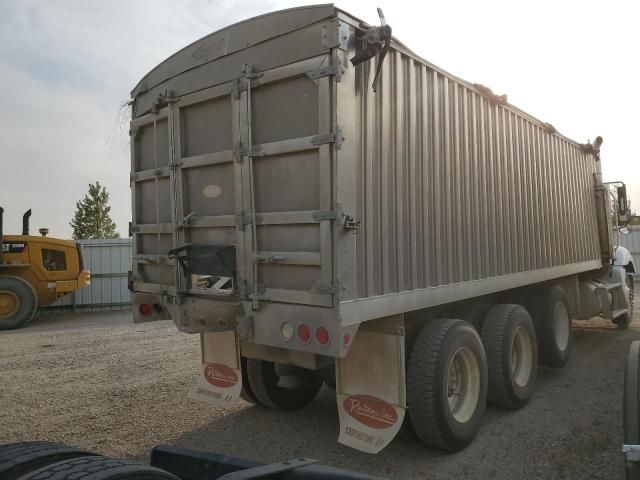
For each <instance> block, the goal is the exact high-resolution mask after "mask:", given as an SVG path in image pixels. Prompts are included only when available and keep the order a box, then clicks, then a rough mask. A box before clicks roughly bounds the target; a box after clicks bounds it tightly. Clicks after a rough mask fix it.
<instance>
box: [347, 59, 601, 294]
mask: <svg viewBox="0 0 640 480" xmlns="http://www.w3.org/2000/svg"><path fill="white" fill-rule="evenodd" d="M372 66H373V62H369V63H368V64H363V65H361V66H359V67H357V68H356V76H355V83H356V85H355V91H356V95H357V99H358V103H357V112H355V113H354V116H355V117H356V118H357V127H356V130H357V135H358V139H357V140H358V142H357V143H358V153H357V155H356V157H357V160H356V161H357V162H358V166H357V169H356V170H357V172H358V174H357V175H358V176H359V178H358V180H357V182H356V184H357V194H356V195H357V199H356V208H357V218H358V219H361V221H362V231H361V233H360V234H359V235H358V236H357V240H356V242H357V247H356V250H357V265H358V267H357V268H358V287H357V297H360V298H362V297H371V296H376V295H381V294H387V293H392V292H401V291H408V290H413V289H420V288H426V287H435V286H442V285H450V284H455V283H461V282H468V281H472V280H479V279H485V278H490V277H496V276H502V275H508V274H514V273H519V272H527V271H533V270H539V269H544V268H550V267H556V266H560V265H567V264H576V263H581V262H586V261H592V260H598V259H599V246H598V237H597V227H596V216H595V205H594V190H593V174H594V173H595V160H594V158H593V157H592V156H591V155H587V154H585V153H584V152H583V151H582V149H581V148H580V147H579V146H578V145H577V144H575V143H573V142H570V141H568V140H567V139H565V138H564V137H561V136H559V135H557V134H551V133H549V132H548V131H546V130H545V127H544V126H543V125H541V124H539V123H538V122H535V121H533V120H532V119H531V118H529V117H527V116H525V115H523V114H522V113H520V112H518V111H516V110H515V109H512V108H510V107H507V106H504V105H496V104H492V103H491V102H490V101H489V99H488V98H486V97H485V96H482V95H481V94H479V93H478V92H476V91H475V90H473V89H471V88H469V87H468V86H466V85H463V84H462V83H460V82H458V81H457V80H455V79H453V78H450V77H448V76H447V75H445V74H443V73H441V72H438V71H435V70H434V69H432V68H431V67H430V66H427V65H425V64H423V63H421V62H419V61H417V60H415V59H413V58H411V57H410V56H408V55H405V54H404V53H402V52H399V51H396V50H390V52H389V54H388V56H387V59H386V60H385V62H384V65H383V69H382V73H381V75H380V79H379V83H378V86H377V93H374V92H373V91H372V89H371V81H372V79H373V71H372V69H373V67H372ZM348 121H349V120H348V119H344V118H338V122H339V123H344V122H348Z"/></svg>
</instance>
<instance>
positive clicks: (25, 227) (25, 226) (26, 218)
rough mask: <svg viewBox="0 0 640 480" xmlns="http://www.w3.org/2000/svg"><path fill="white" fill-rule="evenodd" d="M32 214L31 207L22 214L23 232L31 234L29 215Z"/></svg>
mask: <svg viewBox="0 0 640 480" xmlns="http://www.w3.org/2000/svg"><path fill="white" fill-rule="evenodd" d="M30 216H31V209H29V210H27V211H26V212H24V215H23V216H22V234H23V235H29V217H30Z"/></svg>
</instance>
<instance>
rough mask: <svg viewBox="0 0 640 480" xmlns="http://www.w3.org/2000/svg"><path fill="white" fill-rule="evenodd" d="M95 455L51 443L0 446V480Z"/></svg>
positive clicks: (8, 479) (11, 478)
mask: <svg viewBox="0 0 640 480" xmlns="http://www.w3.org/2000/svg"><path fill="white" fill-rule="evenodd" d="M88 455H95V454H94V453H91V452H87V451H86V450H81V449H79V448H75V447H67V446H65V445H60V444H58V443H51V442H20V443H11V444H8V445H2V446H0V478H2V479H3V480H17V479H18V478H21V477H22V476H23V475H26V474H27V473H29V472H32V471H34V470H38V469H40V468H42V467H44V466H46V465H49V464H52V463H56V462H60V461H62V460H68V459H70V458H77V457H86V456H88Z"/></svg>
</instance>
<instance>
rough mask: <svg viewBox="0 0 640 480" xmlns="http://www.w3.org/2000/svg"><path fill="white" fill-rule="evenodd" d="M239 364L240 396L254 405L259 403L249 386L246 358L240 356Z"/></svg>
mask: <svg viewBox="0 0 640 480" xmlns="http://www.w3.org/2000/svg"><path fill="white" fill-rule="evenodd" d="M240 365H241V369H242V390H241V391H240V398H242V399H243V400H244V401H245V402H249V403H253V404H254V405H261V403H260V402H259V401H258V399H257V398H256V396H255V394H254V393H253V390H251V386H250V385H249V376H248V375H247V359H246V358H245V357H241V358H240Z"/></svg>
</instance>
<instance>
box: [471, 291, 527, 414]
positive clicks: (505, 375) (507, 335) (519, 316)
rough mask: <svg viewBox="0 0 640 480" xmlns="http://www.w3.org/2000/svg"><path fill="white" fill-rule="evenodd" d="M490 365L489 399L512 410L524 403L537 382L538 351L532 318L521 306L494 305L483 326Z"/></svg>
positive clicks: (483, 336) (483, 338)
mask: <svg viewBox="0 0 640 480" xmlns="http://www.w3.org/2000/svg"><path fill="white" fill-rule="evenodd" d="M482 342H483V344H484V349H485V352H486V354H487V365H488V367H489V393H488V399H489V402H490V403H492V404H493V405H496V406H499V407H505V408H511V409H517V408H520V407H522V406H524V405H525V404H526V403H527V402H528V401H529V399H530V398H531V395H532V394H533V389H534V386H535V382H536V376H537V371H538V369H537V367H538V351H537V344H536V335H535V331H534V328H533V322H532V321H531V317H530V316H529V314H528V313H527V311H526V309H525V308H524V307H522V306H520V305H513V304H503V305H496V306H495V307H493V308H492V309H491V310H489V313H488V314H487V318H486V319H485V321H484V326H483V327H482Z"/></svg>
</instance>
